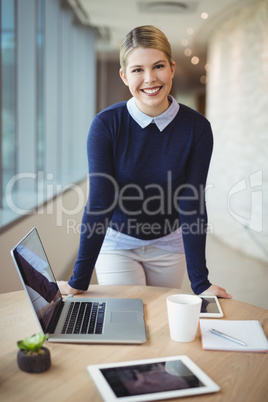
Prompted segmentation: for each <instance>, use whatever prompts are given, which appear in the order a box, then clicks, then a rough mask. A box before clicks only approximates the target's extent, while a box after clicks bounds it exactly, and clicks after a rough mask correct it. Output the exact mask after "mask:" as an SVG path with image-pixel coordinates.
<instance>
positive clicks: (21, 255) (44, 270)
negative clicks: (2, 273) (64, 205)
mask: <svg viewBox="0 0 268 402" xmlns="http://www.w3.org/2000/svg"><path fill="white" fill-rule="evenodd" d="M13 256H14V258H15V260H16V263H17V267H18V269H19V271H20V275H21V280H22V282H23V284H24V288H25V290H26V292H27V293H28V296H29V298H30V300H31V302H32V305H33V308H34V310H35V313H36V315H37V317H38V319H39V322H40V324H41V327H42V329H43V332H44V333H46V332H47V329H48V326H49V323H50V320H51V318H52V316H53V313H54V311H55V309H56V307H57V305H58V303H59V302H61V300H62V298H61V294H60V291H59V288H58V285H57V283H56V279H55V277H54V275H53V272H52V270H51V267H50V265H49V262H48V259H47V256H46V253H45V251H44V248H43V245H42V243H41V240H40V238H39V235H38V233H37V230H36V229H33V230H32V231H31V232H30V233H29V234H28V235H27V236H26V237H25V238H24V239H23V240H22V241H21V242H20V243H19V244H18V245H17V246H16V247H15V248H14V250H13Z"/></svg>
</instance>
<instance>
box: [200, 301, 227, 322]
mask: <svg viewBox="0 0 268 402" xmlns="http://www.w3.org/2000/svg"><path fill="white" fill-rule="evenodd" d="M199 297H201V299H202V305H201V312H200V317H203V318H209V317H212V318H221V317H223V312H222V309H221V305H220V303H219V300H218V298H217V296H199Z"/></svg>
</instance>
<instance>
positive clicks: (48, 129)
mask: <svg viewBox="0 0 268 402" xmlns="http://www.w3.org/2000/svg"><path fill="white" fill-rule="evenodd" d="M61 4H62V3H61V2H58V1H54V0H37V1H34V0H32V1H29V0H0V5H1V103H0V107H1V131H0V150H1V164H0V188H1V191H0V193H1V194H0V228H1V227H4V226H5V225H7V224H8V223H10V222H11V221H13V220H15V219H17V218H18V217H21V216H23V215H27V214H29V213H32V210H33V209H35V208H36V207H37V206H38V205H41V204H42V203H43V202H45V201H47V200H48V199H50V198H51V197H53V196H55V195H56V194H57V193H59V192H62V191H63V190H65V189H66V187H67V186H71V185H73V184H75V183H77V182H78V181H80V180H82V179H84V178H85V177H86V175H87V157H86V147H85V144H86V138H87V133H88V129H89V126H90V123H91V120H92V118H93V117H94V114H95V81H96V80H95V76H96V71H95V31H94V30H93V29H91V28H87V27H84V26H81V25H79V24H78V23H77V20H76V21H74V16H73V13H72V11H71V9H70V8H68V7H67V8H66V7H62V6H61Z"/></svg>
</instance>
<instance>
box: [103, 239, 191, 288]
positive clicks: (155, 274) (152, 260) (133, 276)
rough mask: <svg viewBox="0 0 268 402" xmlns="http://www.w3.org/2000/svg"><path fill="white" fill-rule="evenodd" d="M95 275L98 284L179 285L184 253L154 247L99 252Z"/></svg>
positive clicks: (175, 286) (182, 273) (183, 270)
mask: <svg viewBox="0 0 268 402" xmlns="http://www.w3.org/2000/svg"><path fill="white" fill-rule="evenodd" d="M95 268H96V274H97V279H98V283H99V284H100V285H148V286H163V287H172V288H181V284H182V280H183V275H184V272H185V270H186V260H185V254H179V253H170V252H167V251H165V250H161V249H159V248H157V247H154V246H151V245H150V246H145V247H139V248H135V249H132V250H113V251H105V252H101V253H100V254H99V257H98V259H97V262H96V266H95Z"/></svg>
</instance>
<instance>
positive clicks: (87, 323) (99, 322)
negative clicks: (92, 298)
mask: <svg viewBox="0 0 268 402" xmlns="http://www.w3.org/2000/svg"><path fill="white" fill-rule="evenodd" d="M105 308H106V303H99V302H93V303H92V302H71V303H70V308H69V311H68V313H67V317H66V320H65V323H64V325H63V328H62V331H61V333H62V334H102V331H103V322H104V314H105Z"/></svg>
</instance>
